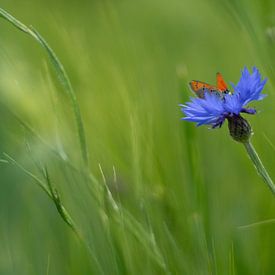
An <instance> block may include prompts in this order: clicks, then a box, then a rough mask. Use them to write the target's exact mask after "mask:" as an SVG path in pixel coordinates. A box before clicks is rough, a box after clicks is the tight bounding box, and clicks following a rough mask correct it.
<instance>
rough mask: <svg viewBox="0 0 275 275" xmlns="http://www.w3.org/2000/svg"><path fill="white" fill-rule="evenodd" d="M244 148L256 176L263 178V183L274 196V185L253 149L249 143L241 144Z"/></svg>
mask: <svg viewBox="0 0 275 275" xmlns="http://www.w3.org/2000/svg"><path fill="white" fill-rule="evenodd" d="M243 144H244V146H245V149H246V151H247V153H248V155H249V158H250V159H251V160H252V162H253V164H254V166H255V168H256V170H257V172H258V174H259V175H260V176H261V177H262V178H263V180H264V182H265V183H266V184H267V186H268V187H269V189H270V190H271V192H272V193H273V195H275V185H274V183H273V181H272V179H271V178H270V176H269V174H268V173H267V171H266V169H265V167H264V165H263V163H262V161H261V159H260V158H259V156H258V154H257V152H256V150H255V148H254V147H253V145H252V144H251V142H250V141H247V142H244V143H243Z"/></svg>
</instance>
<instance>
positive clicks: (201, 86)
mask: <svg viewBox="0 0 275 275" xmlns="http://www.w3.org/2000/svg"><path fill="white" fill-rule="evenodd" d="M189 85H190V88H191V90H192V91H193V92H194V93H195V94H196V95H197V96H198V97H199V98H204V95H205V93H206V92H208V93H219V92H220V91H219V89H218V88H217V87H215V86H213V85H209V84H207V83H205V82H202V81H198V80H192V81H191V82H190V83H189Z"/></svg>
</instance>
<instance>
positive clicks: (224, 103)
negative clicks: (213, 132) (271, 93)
mask: <svg viewBox="0 0 275 275" xmlns="http://www.w3.org/2000/svg"><path fill="white" fill-rule="evenodd" d="M266 81H267V79H264V80H261V75H260V73H259V70H258V69H257V68H256V67H253V70H252V73H251V74H250V73H249V71H248V69H247V68H246V67H245V68H244V69H243V71H242V75H241V78H240V80H239V82H238V84H237V85H234V84H232V87H233V89H234V92H233V93H228V94H225V95H223V96H220V95H217V94H216V93H211V92H210V91H206V92H205V95H204V97H203V98H191V101H190V102H187V103H186V104H184V105H180V106H181V107H182V112H183V113H184V114H185V117H184V118H183V119H184V120H187V121H191V122H195V123H197V126H200V125H203V124H206V125H211V126H212V127H213V128H216V127H218V126H219V127H221V126H222V124H223V122H224V121H225V119H227V118H232V117H233V116H234V117H236V116H240V113H248V114H255V113H256V110H255V109H252V108H247V107H246V106H247V104H248V103H249V102H251V101H253V100H262V99H263V98H264V97H265V96H266V95H264V94H262V93H261V92H262V90H263V88H264V85H265V83H266Z"/></svg>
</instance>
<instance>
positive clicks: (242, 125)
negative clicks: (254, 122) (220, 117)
mask: <svg viewBox="0 0 275 275" xmlns="http://www.w3.org/2000/svg"><path fill="white" fill-rule="evenodd" d="M227 120H228V129H229V132H230V135H231V137H232V138H233V139H234V140H236V141H238V142H242V143H245V142H247V141H249V138H250V136H251V134H252V129H251V126H250V125H249V123H248V121H247V120H246V119H244V118H243V117H241V116H240V115H233V116H228V117H227Z"/></svg>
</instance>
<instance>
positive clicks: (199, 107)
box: [181, 93, 225, 126]
mask: <svg viewBox="0 0 275 275" xmlns="http://www.w3.org/2000/svg"><path fill="white" fill-rule="evenodd" d="M181 106H182V109H181V110H182V112H183V113H184V114H185V116H186V117H184V118H183V119H184V120H187V121H191V122H196V123H197V126H200V125H203V124H207V125H215V124H216V123H217V122H220V121H223V118H224V112H225V110H224V106H223V101H222V100H221V98H220V97H219V96H217V95H216V94H210V93H205V98H191V101H190V102H187V103H186V105H181Z"/></svg>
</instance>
